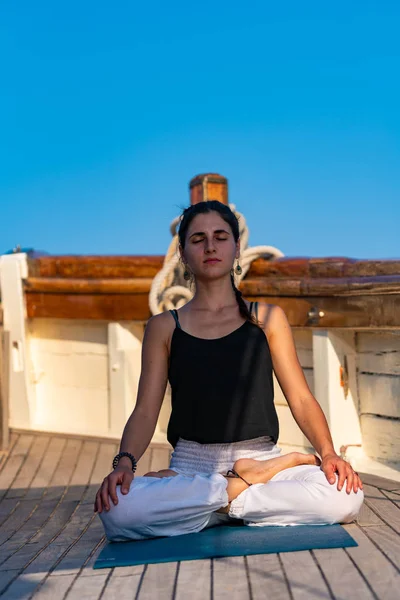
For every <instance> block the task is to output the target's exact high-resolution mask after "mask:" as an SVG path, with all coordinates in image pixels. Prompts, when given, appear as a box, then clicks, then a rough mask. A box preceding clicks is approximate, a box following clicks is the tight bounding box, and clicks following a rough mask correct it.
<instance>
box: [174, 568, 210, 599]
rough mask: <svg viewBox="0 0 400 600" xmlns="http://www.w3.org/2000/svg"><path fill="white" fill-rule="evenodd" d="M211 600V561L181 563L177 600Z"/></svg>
mask: <svg viewBox="0 0 400 600" xmlns="http://www.w3.org/2000/svg"><path fill="white" fill-rule="evenodd" d="M188 590H190V600H205V599H208V598H211V560H209V559H208V560H207V559H205V560H204V559H203V560H184V561H182V562H181V563H180V567H179V573H178V581H177V585H176V593H175V600H186V599H187V596H188Z"/></svg>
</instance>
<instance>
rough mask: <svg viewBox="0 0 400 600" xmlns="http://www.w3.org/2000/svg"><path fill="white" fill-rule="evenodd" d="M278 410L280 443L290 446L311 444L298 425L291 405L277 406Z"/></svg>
mask: <svg viewBox="0 0 400 600" xmlns="http://www.w3.org/2000/svg"><path fill="white" fill-rule="evenodd" d="M276 412H277V414H278V419H279V440H278V446H279V444H280V443H281V444H288V445H290V446H301V447H303V446H310V445H311V444H310V442H309V441H308V440H307V438H306V436H305V435H304V434H303V432H302V431H301V429H300V427H299V426H298V425H297V423H296V421H295V420H294V418H293V415H292V413H291V411H290V408H289V406H282V405H278V406H276Z"/></svg>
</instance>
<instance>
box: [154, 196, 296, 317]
mask: <svg viewBox="0 0 400 600" xmlns="http://www.w3.org/2000/svg"><path fill="white" fill-rule="evenodd" d="M229 207H230V209H231V210H232V211H233V212H234V213H235V215H236V217H237V218H238V219H239V233H240V258H239V262H240V266H241V267H242V272H241V274H240V275H237V274H236V273H235V283H236V286H238V285H239V283H240V281H241V280H242V279H243V277H244V276H245V275H246V273H247V271H248V270H249V269H250V265H251V263H252V262H253V260H255V259H256V258H260V257H261V256H262V257H264V258H269V259H271V258H280V257H281V256H284V254H283V253H282V252H281V251H280V250H278V249H277V248H275V247H274V246H253V247H252V248H248V247H247V244H248V241H249V229H248V227H247V224H246V219H245V218H244V216H243V215H242V214H241V213H239V212H238V211H237V210H236V207H235V205H234V204H229ZM179 221H180V217H176V218H175V219H174V220H173V221H172V222H171V225H170V230H171V235H172V241H171V243H170V245H169V248H168V251H167V254H166V255H165V258H164V264H163V266H162V269H161V271H159V272H158V273H157V275H156V276H155V277H154V279H153V281H152V284H151V289H150V293H149V306H150V310H151V312H152V314H153V315H158V314H159V313H162V312H164V311H166V310H171V309H173V308H180V307H181V306H183V305H184V304H186V303H187V302H189V300H191V299H192V298H193V295H194V291H192V290H191V289H190V288H189V283H188V282H187V281H185V279H184V278H183V273H184V266H183V265H182V263H181V261H180V260H179V252H178V244H179V239H178V233H177V226H178V224H179Z"/></svg>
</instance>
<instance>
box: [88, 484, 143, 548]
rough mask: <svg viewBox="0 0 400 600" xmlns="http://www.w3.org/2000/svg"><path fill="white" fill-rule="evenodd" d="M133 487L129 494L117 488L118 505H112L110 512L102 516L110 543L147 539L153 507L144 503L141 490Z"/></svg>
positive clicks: (105, 512)
mask: <svg viewBox="0 0 400 600" xmlns="http://www.w3.org/2000/svg"><path fill="white" fill-rule="evenodd" d="M134 487H135V486H133V485H132V486H131V488H130V490H129V492H128V493H127V494H123V493H122V492H121V488H120V487H117V498H118V503H117V504H113V503H112V502H111V503H110V510H109V511H103V512H102V513H101V514H100V518H101V521H102V523H103V527H104V531H105V533H106V536H107V539H108V540H109V541H123V540H126V539H145V538H146V537H148V535H146V529H147V526H148V524H149V520H150V519H151V507H150V506H149V505H148V503H146V502H144V501H143V498H142V497H141V496H142V494H141V493H140V490H139V489H134Z"/></svg>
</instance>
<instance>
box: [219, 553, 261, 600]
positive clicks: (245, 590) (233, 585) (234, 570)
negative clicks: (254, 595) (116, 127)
mask: <svg viewBox="0 0 400 600" xmlns="http://www.w3.org/2000/svg"><path fill="white" fill-rule="evenodd" d="M212 563H213V568H212V589H213V596H214V597H215V598H218V600H225V599H226V600H228V599H230V600H250V598H251V596H250V586H249V581H248V578H247V569H246V563H245V560H244V556H229V557H224V558H214V559H213V561H212Z"/></svg>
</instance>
